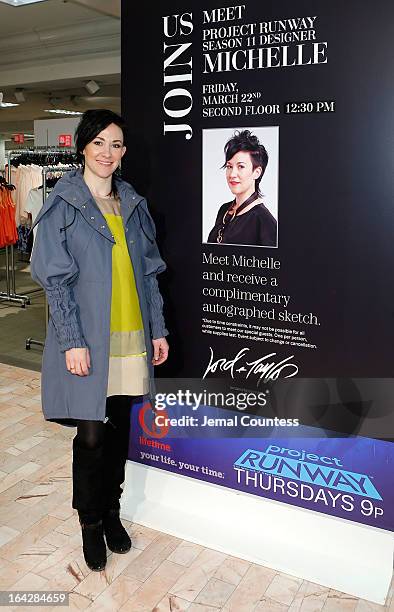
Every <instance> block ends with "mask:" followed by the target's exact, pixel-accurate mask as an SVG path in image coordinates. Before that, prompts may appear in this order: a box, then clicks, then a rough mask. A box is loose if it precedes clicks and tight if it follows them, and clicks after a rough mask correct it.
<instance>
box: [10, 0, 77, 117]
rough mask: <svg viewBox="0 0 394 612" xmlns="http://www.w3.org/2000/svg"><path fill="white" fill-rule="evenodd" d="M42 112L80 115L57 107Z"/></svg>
mask: <svg viewBox="0 0 394 612" xmlns="http://www.w3.org/2000/svg"><path fill="white" fill-rule="evenodd" d="M0 1H1V0H0ZM44 112H45V113H55V114H56V115H82V113H78V112H77V111H69V110H61V109H59V108H51V109H49V110H48V109H45V111H44Z"/></svg>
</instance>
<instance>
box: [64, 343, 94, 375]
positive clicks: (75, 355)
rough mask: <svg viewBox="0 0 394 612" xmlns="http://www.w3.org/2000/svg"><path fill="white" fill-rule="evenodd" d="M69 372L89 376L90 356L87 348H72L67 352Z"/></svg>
mask: <svg viewBox="0 0 394 612" xmlns="http://www.w3.org/2000/svg"><path fill="white" fill-rule="evenodd" d="M64 354H65V356H66V366H67V370H68V371H69V372H71V374H76V375H77V376H88V374H89V368H90V354H89V349H87V348H72V349H69V350H68V351H65V353H64Z"/></svg>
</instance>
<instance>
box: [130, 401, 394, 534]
mask: <svg viewBox="0 0 394 612" xmlns="http://www.w3.org/2000/svg"><path fill="white" fill-rule="evenodd" d="M218 414H219V415H220V416H219V417H218ZM156 415H157V416H156V417H155V415H154V413H153V411H152V408H151V406H150V404H149V402H145V403H141V402H140V403H136V404H134V406H133V409H132V414H131V436H130V449H129V459H131V460H133V461H136V462H138V463H142V464H145V465H150V466H153V467H156V468H160V469H164V470H167V471H170V472H173V473H175V474H181V475H183V476H189V477H191V478H197V479H199V480H203V481H206V482H210V483H213V484H217V485H220V486H224V487H228V488H230V489H235V490H237V491H244V492H246V493H251V494H253V495H257V496H258V497H265V498H267V499H272V500H275V501H279V502H283V503H287V504H291V505H294V506H299V507H301V508H306V509H308V510H314V511H315V512H322V513H324V514H328V515H331V516H336V517H339V518H343V519H347V520H350V521H356V522H358V523H364V524H366V525H371V526H373V527H379V528H381V529H386V530H389V531H393V530H394V511H393V508H394V491H393V487H392V486H390V483H392V473H393V445H392V444H391V443H390V442H384V441H381V440H373V439H369V438H363V437H335V438H334V437H330V436H333V435H336V436H338V434H333V433H332V432H328V431H325V430H318V431H317V430H316V429H313V428H309V427H297V428H289V427H272V428H264V427H261V425H260V424H259V423H258V422H257V423H256V422H255V421H256V419H258V417H253V416H251V415H239V414H237V413H234V412H233V411H230V410H222V409H220V410H218V409H217V408H211V407H207V406H203V407H200V409H199V413H198V416H196V415H194V416H193V419H194V421H191V419H190V417H189V418H187V416H186V415H185V408H184V407H183V406H174V407H171V408H169V407H167V408H166V409H165V410H163V411H157V412H156ZM241 417H245V418H244V423H243V428H240V425H239V420H240V418H241ZM169 419H171V421H169ZM237 428H238V431H239V437H234V435H235V433H236V432H237ZM295 429H296V431H295ZM316 435H318V436H319V437H316Z"/></svg>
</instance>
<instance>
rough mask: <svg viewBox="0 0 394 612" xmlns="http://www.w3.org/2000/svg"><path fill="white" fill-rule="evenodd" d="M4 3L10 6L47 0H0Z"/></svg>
mask: <svg viewBox="0 0 394 612" xmlns="http://www.w3.org/2000/svg"><path fill="white" fill-rule="evenodd" d="M0 2H2V3H3V4H9V5H10V6H25V5H26V4H35V3H36V2H45V0H0Z"/></svg>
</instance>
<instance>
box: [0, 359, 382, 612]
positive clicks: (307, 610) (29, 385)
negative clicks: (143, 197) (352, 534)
mask: <svg viewBox="0 0 394 612" xmlns="http://www.w3.org/2000/svg"><path fill="white" fill-rule="evenodd" d="M0 413H1V419H0V591H6V590H22V591H27V590H32V589H33V590H44V591H54V590H62V591H67V592H69V594H70V606H69V608H64V607H63V608H59V607H58V608H57V609H58V610H59V609H60V610H62V609H63V610H64V609H75V610H86V609H89V610H95V611H96V610H97V611H101V610H108V611H116V610H124V611H126V612H137V611H141V612H169V611H175V610H177V611H182V610H189V611H190V612H209V611H212V612H217V611H218V610H224V611H226V612H252V611H256V612H257V611H258V612H263V611H264V612H286V611H288V612H320V611H323V612H347V611H349V612H350V611H352V612H353V611H355V612H375V611H376V612H377V611H378V610H387V611H390V612H394V601H393V602H392V601H391V598H392V589H391V592H390V594H389V597H388V599H387V602H386V605H385V606H378V605H376V604H372V603H370V602H367V601H364V600H359V599H356V598H354V597H351V596H349V595H346V594H344V593H339V592H338V591H333V590H331V589H328V588H325V587H321V586H319V585H316V584H312V583H309V582H306V581H303V580H300V579H298V578H295V577H294V576H287V575H285V574H281V573H279V572H275V571H273V570H271V569H269V568H266V567H261V566H259V565H256V564H254V563H249V562H247V561H244V560H242V559H237V558H235V557H232V556H230V555H225V554H223V553H220V552H217V551H215V550H211V549H208V548H204V547H203V546H199V545H197V544H193V543H191V542H187V541H185V540H181V539H179V538H176V537H174V536H170V535H168V534H165V533H161V532H159V531H154V530H153V529H148V528H147V527H144V526H142V525H138V524H134V523H129V522H127V521H125V524H126V527H127V530H128V531H129V533H130V535H131V538H132V541H133V548H132V550H131V551H130V552H129V553H128V554H126V555H115V554H110V555H109V558H108V564H107V567H106V569H105V571H103V572H100V573H96V572H90V571H89V570H88V568H87V567H86V565H85V563H84V560H83V556H82V552H81V536H80V532H79V525H78V520H77V516H76V514H75V512H74V511H73V510H72V508H71V503H70V500H71V453H70V448H71V438H72V437H73V435H74V430H72V429H68V428H65V427H64V428H63V427H61V426H59V425H55V424H53V423H47V422H45V421H44V419H43V417H42V414H41V409H40V375H39V374H38V373H37V372H33V371H30V370H24V369H21V368H16V367H13V366H10V365H4V364H0ZM349 571H350V570H349ZM3 609H9V610H12V609H14V610H16V611H18V610H32V609H34V610H37V609H39V610H46V611H48V610H50V609H51V608H50V607H48V606H46V607H38V606H35V607H33V608H32V607H20V606H18V607H15V608H3ZM53 609H56V608H53Z"/></svg>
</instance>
